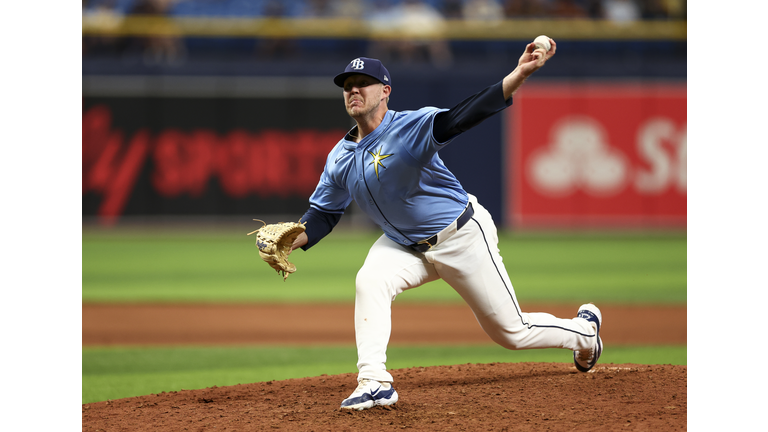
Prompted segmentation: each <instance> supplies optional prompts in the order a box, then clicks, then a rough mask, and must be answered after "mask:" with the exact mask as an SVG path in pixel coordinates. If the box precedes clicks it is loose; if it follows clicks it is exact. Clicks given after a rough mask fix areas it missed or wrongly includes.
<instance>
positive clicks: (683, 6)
mask: <svg viewBox="0 0 768 432" xmlns="http://www.w3.org/2000/svg"><path fill="white" fill-rule="evenodd" d="M687 3H688V2H687V1H686V0H664V9H665V10H666V12H667V16H669V17H670V18H673V19H686V18H687V17H688V10H687V8H688V6H687Z"/></svg>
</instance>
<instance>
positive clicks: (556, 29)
mask: <svg viewBox="0 0 768 432" xmlns="http://www.w3.org/2000/svg"><path fill="white" fill-rule="evenodd" d="M540 34H546V35H548V36H549V37H551V38H553V39H555V40H558V39H562V40H686V39H687V22H686V21H636V22H631V23H616V22H611V21H604V20H586V19H560V20H558V19H550V20H522V19H519V20H502V21H497V22H485V21H483V22H480V21H474V22H473V21H464V20H447V21H446V22H445V25H444V26H443V28H442V29H441V30H434V31H430V32H408V31H405V30H403V29H397V28H388V29H382V28H378V26H371V25H370V24H369V23H368V22H366V21H361V20H353V19H319V18H294V19H270V18H210V17H208V18H199V17H196V18H191V17H184V18H180V17H156V16H139V15H130V16H122V17H121V16H115V15H98V14H97V15H83V36H182V37H184V36H186V37H235V38H289V39H296V38H319V39H403V38H408V39H413V38H420V39H449V40H533V38H534V37H536V36H538V35H540Z"/></svg>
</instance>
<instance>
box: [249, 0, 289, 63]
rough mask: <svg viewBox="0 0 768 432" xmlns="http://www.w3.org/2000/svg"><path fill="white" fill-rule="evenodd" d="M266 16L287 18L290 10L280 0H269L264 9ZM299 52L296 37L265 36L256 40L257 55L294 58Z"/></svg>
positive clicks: (265, 57) (267, 57)
mask: <svg viewBox="0 0 768 432" xmlns="http://www.w3.org/2000/svg"><path fill="white" fill-rule="evenodd" d="M262 15H263V16H264V17H265V18H276V19H280V18H285V17H286V16H287V15H288V10H287V8H286V5H285V3H284V2H282V1H280V0H267V2H266V3H265V4H264V9H263V10H262ZM298 54H299V46H298V44H297V42H296V41H295V40H294V39H285V38H279V37H265V38H261V39H259V40H258V41H257V42H256V55H257V56H258V57H260V58H264V59H279V58H292V57H296V56H297V55H298Z"/></svg>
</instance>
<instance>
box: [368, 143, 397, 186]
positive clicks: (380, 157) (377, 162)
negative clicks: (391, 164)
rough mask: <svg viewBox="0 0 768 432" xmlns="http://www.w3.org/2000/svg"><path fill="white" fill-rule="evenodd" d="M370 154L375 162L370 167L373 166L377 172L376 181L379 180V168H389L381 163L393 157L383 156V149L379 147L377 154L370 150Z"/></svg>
mask: <svg viewBox="0 0 768 432" xmlns="http://www.w3.org/2000/svg"><path fill="white" fill-rule="evenodd" d="M368 153H369V154H370V155H371V156H372V157H373V160H372V161H371V163H369V164H368V165H371V164H373V170H374V171H376V179H377V180H378V179H379V166H381V167H382V168H387V167H386V166H384V164H383V163H381V161H382V160H384V159H386V158H388V157H390V156H392V155H391V154H384V155H383V154H381V147H379V150H377V151H376V153H373V152H372V151H370V150H368Z"/></svg>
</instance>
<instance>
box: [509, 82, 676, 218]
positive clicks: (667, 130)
mask: <svg viewBox="0 0 768 432" xmlns="http://www.w3.org/2000/svg"><path fill="white" fill-rule="evenodd" d="M511 108H512V109H511V110H507V112H506V113H505V115H507V118H506V125H507V130H506V136H505V149H506V155H507V156H506V158H507V161H506V162H507V163H506V166H507V167H510V170H509V171H508V172H507V179H506V203H505V207H506V217H507V221H506V222H507V224H508V225H510V226H513V227H519V228H534V227H561V228H569V227H572V228H584V227H607V226H614V227H650V226H656V227H658V226H673V227H684V226H685V225H686V218H687V185H686V163H687V157H686V142H687V129H686V128H687V97H686V86H685V84H663V85H662V84H647V83H642V84H636V85H632V84H621V85H618V84H617V85H587V84H579V85H567V84H554V85H547V86H543V85H531V86H528V87H525V88H523V89H521V90H520V92H518V93H517V94H516V95H515V101H514V105H513V106H512V107H511Z"/></svg>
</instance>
